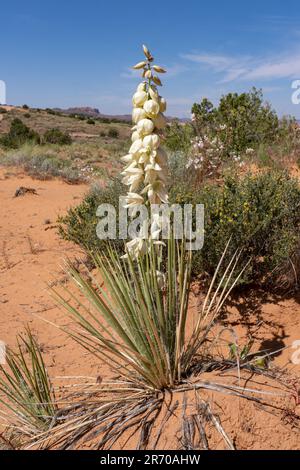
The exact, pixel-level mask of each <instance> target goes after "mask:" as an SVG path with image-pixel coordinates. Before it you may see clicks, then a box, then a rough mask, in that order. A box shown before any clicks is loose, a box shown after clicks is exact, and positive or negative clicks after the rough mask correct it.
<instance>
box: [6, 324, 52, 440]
mask: <svg viewBox="0 0 300 470" xmlns="http://www.w3.org/2000/svg"><path fill="white" fill-rule="evenodd" d="M0 403H2V405H4V409H5V410H6V411H1V412H0V419H1V421H2V422H3V424H4V425H6V426H7V427H8V432H10V433H12V434H13V435H19V436H21V439H22V437H26V439H28V438H29V439H31V438H34V437H35V436H36V435H37V434H39V433H40V432H41V431H45V430H47V429H49V427H50V425H51V423H52V420H53V418H54V416H55V414H56V411H57V406H56V404H55V396H54V391H53V386H52V384H51V381H50V379H49V376H48V372H47V369H46V366H45V363H44V360H43V357H42V354H41V350H40V347H39V345H38V343H37V341H36V340H35V338H34V337H33V335H32V333H31V331H30V329H29V328H27V329H26V335H25V336H19V337H18V343H17V350H16V351H13V350H12V349H7V351H6V364H5V365H0Z"/></svg>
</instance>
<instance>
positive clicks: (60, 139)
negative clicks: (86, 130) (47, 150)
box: [43, 128, 72, 145]
mask: <svg viewBox="0 0 300 470" xmlns="http://www.w3.org/2000/svg"><path fill="white" fill-rule="evenodd" d="M43 141H44V142H46V143H47V144H58V145H71V143H72V138H71V136H70V134H68V133H67V132H63V131H61V130H59V129H57V128H53V129H49V130H48V131H46V132H45V134H44V136H43Z"/></svg>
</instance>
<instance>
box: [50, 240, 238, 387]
mask: <svg viewBox="0 0 300 470" xmlns="http://www.w3.org/2000/svg"><path fill="white" fill-rule="evenodd" d="M166 259H167V262H166V268H165V272H163V271H161V269H162V266H161V264H162V262H161V258H160V257H159V256H158V254H157V247H156V246H155V245H154V244H153V243H152V242H151V241H149V250H148V251H147V253H146V254H144V256H139V257H138V258H137V259H134V260H133V259H132V258H131V256H130V255H128V258H126V259H122V258H121V259H120V258H119V257H118V255H117V254H116V253H115V252H114V251H113V250H112V249H109V250H108V253H107V254H106V255H103V254H102V255H100V254H96V255H95V256H94V262H95V265H96V267H97V269H98V271H99V278H100V279H101V280H102V281H104V285H101V284H100V282H99V279H96V277H94V278H90V279H87V278H86V277H85V276H84V275H82V274H81V273H80V272H79V271H78V270H77V269H75V268H74V267H73V266H72V264H69V265H68V268H69V273H70V275H71V278H72V279H73V281H74V282H75V283H76V285H77V286H79V288H80V290H81V292H82V294H83V297H84V298H85V299H86V301H88V303H89V306H87V305H85V304H84V303H83V302H82V301H81V300H80V299H79V298H78V297H75V296H74V293H73V292H72V290H70V289H69V288H68V287H64V290H65V293H66V294H67V296H68V299H69V300H66V297H67V296H66V295H63V294H62V292H61V291H57V290H56V291H55V295H56V298H57V299H58V301H59V302H60V303H61V304H62V305H63V306H64V307H65V308H66V309H67V310H68V311H69V313H70V314H71V315H72V317H73V318H75V320H76V322H77V323H78V324H79V325H80V327H81V328H80V331H79V332H78V331H72V332H70V334H71V335H72V336H73V337H74V338H75V339H76V340H77V341H78V342H79V343H80V344H81V345H83V346H84V347H85V348H87V349H88V350H90V351H92V352H93V353H94V354H95V355H97V356H98V357H99V358H100V359H101V360H104V361H105V362H107V363H108V364H109V366H110V367H111V368H112V369H114V370H115V371H117V372H118V374H119V375H120V376H122V377H123V378H124V379H126V380H128V381H130V382H134V383H135V384H139V385H140V386H143V387H145V388H148V389H156V390H162V389H164V388H172V387H174V386H175V385H176V384H178V383H180V382H181V380H182V377H184V376H185V375H186V373H187V371H188V369H189V368H190V366H191V363H192V361H193V360H194V358H195V355H196V354H197V353H198V351H199V348H200V346H201V344H202V343H203V342H204V341H205V338H206V336H207V334H208V332H209V329H210V328H211V327H212V325H213V322H214V319H215V317H216V315H217V313H218V312H219V311H220V309H221V307H222V305H223V303H224V301H225V298H226V296H227V295H228V294H229V290H228V289H227V285H228V282H229V278H230V277H231V275H232V272H233V269H234V268H235V266H236V261H237V256H236V257H235V258H234V259H233V260H232V262H231V263H230V264H229V266H227V269H226V270H225V273H224V275H223V278H222V280H221V282H220V283H219V285H218V286H216V289H215V290H214V291H213V285H212V286H211V288H210V290H209V292H208V295H207V298H206V299H205V301H204V304H203V307H202V310H200V311H199V316H198V318H197V322H196V325H195V328H194V330H193V331H192V334H191V335H190V337H187V328H186V325H187V320H188V304H189V293H190V284H191V252H188V251H186V250H185V243H184V242H179V241H176V240H174V238H173V237H172V236H171V237H170V238H169V240H168V242H167V255H166ZM222 261H223V258H222V259H221V261H220V263H219V267H218V270H219V269H220V266H221V264H222ZM216 275H217V273H216ZM225 278H226V280H227V281H226V282H225ZM214 281H215V279H214ZM214 281H213V283H214ZM233 286H234V282H233V283H231V289H232V288H233ZM212 293H213V294H212Z"/></svg>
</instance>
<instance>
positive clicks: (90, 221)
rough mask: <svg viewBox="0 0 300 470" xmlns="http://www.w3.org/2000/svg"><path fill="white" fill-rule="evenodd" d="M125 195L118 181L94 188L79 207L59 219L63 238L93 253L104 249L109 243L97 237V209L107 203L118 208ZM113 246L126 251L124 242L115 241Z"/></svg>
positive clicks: (124, 190)
mask: <svg viewBox="0 0 300 470" xmlns="http://www.w3.org/2000/svg"><path fill="white" fill-rule="evenodd" d="M124 194H126V189H125V188H124V186H123V185H122V183H121V182H120V181H119V180H118V179H113V180H111V181H110V182H109V183H108V185H107V186H106V187H101V186H100V185H95V186H94V187H92V188H91V190H90V191H89V193H88V194H87V195H86V196H85V198H84V200H83V201H82V202H81V203H80V204H79V205H78V206H77V207H74V208H71V209H70V210H69V211H68V213H67V215H65V216H63V217H60V218H59V233H60V235H61V236H62V238H64V239H66V240H70V241H73V242H75V243H76V244H78V245H80V246H81V247H82V248H84V249H88V250H92V251H93V250H96V249H101V248H104V247H105V246H106V245H107V242H106V241H105V240H99V238H98V237H97V235H96V226H97V223H98V222H99V219H98V218H97V217H96V211H97V207H98V206H99V205H100V204H104V203H106V204H112V205H113V206H114V207H115V208H118V206H119V197H120V196H122V195H124ZM117 214H118V210H117ZM112 245H113V246H114V247H115V249H116V250H117V251H118V252H120V253H121V251H123V250H124V242H123V240H113V241H112Z"/></svg>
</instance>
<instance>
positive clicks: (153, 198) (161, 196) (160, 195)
mask: <svg viewBox="0 0 300 470" xmlns="http://www.w3.org/2000/svg"><path fill="white" fill-rule="evenodd" d="M145 193H147V197H148V199H149V201H150V204H160V203H161V202H163V203H165V204H167V203H168V194H167V191H166V186H165V183H164V182H163V181H160V180H156V181H155V182H154V183H152V184H148V185H147V186H146V187H145V188H144V189H143V191H142V194H145Z"/></svg>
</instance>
